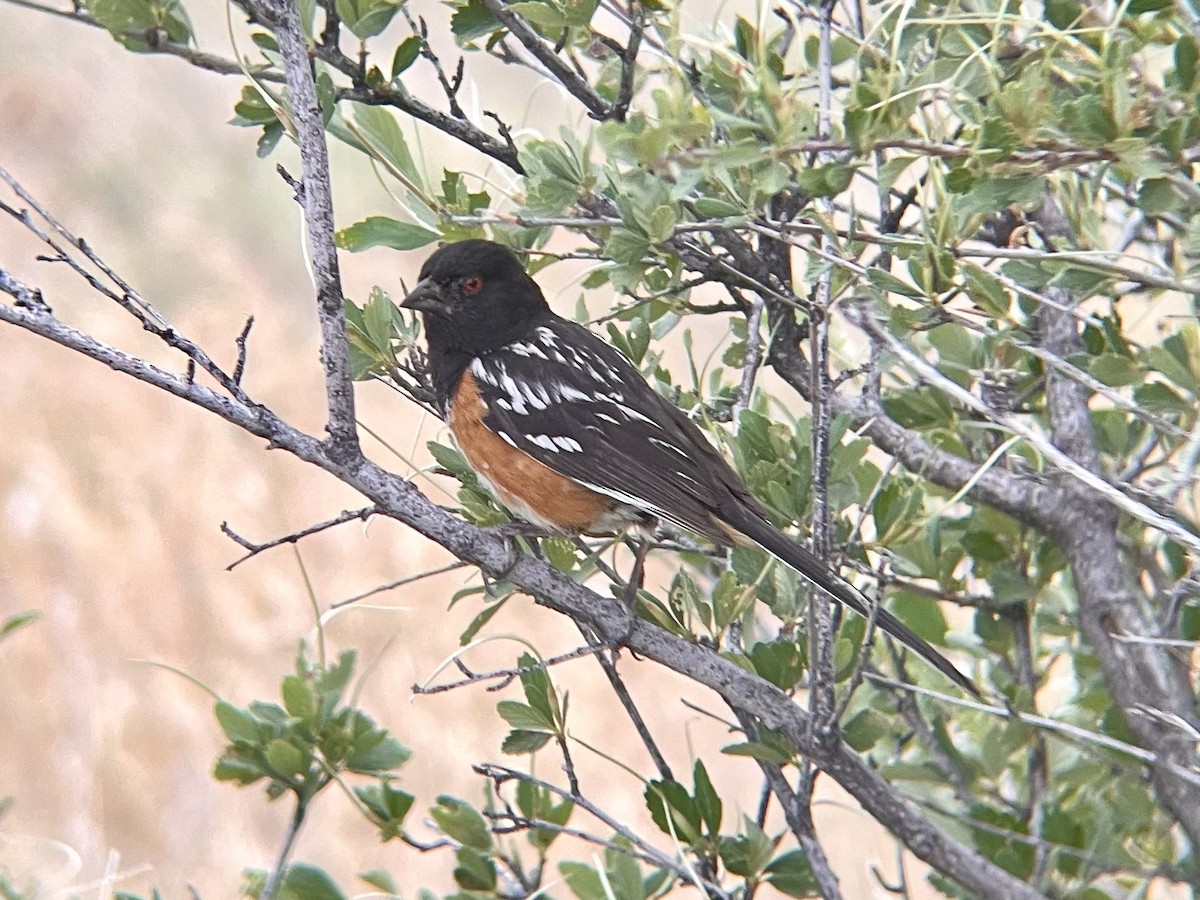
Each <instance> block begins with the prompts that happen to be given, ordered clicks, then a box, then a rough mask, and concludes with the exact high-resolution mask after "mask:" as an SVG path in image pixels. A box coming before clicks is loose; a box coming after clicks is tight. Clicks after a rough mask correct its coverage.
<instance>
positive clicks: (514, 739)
mask: <svg viewBox="0 0 1200 900" xmlns="http://www.w3.org/2000/svg"><path fill="white" fill-rule="evenodd" d="M552 737H554V735H553V734H552V733H551V732H547V731H524V730H522V729H517V730H516V731H510V732H509V733H508V734H506V735H505V736H504V741H503V742H502V743H501V744H500V750H501V751H502V752H504V753H508V754H511V755H513V756H519V755H521V754H523V753H536V752H537V751H538V750H541V749H542V748H543V747H545V746H546V744H547V743H549V742H550V739H551V738H552Z"/></svg>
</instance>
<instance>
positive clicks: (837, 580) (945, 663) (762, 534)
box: [729, 511, 982, 698]
mask: <svg viewBox="0 0 1200 900" xmlns="http://www.w3.org/2000/svg"><path fill="white" fill-rule="evenodd" d="M737 518H738V519H741V520H742V521H738V522H736V523H735V522H729V524H730V525H732V526H733V527H734V528H735V529H736V530H737V531H739V532H741V533H742V534H743V535H745V536H746V537H747V538H749V539H750V540H751V541H753V542H754V543H756V544H758V545H759V546H760V547H762V548H763V549H764V550H766V551H767V552H768V553H770V554H771V555H772V556H775V557H777V558H778V559H780V560H781V561H782V562H784V563H787V565H789V566H791V567H792V568H793V569H795V570H796V571H797V572H799V573H800V574H801V575H803V576H804V577H805V578H806V579H808V580H809V581H810V582H812V583H813V584H815V585H816V586H817V587H818V588H820V589H821V590H823V591H824V592H825V593H827V594H828V595H829V596H831V597H832V598H833V599H834V600H837V601H839V602H841V603H844V604H846V606H848V607H850V608H851V609H852V610H854V611H855V612H856V613H858V614H859V615H860V616H867V617H869V616H870V614H871V607H872V606H873V605H874V604H872V603H871V602H870V601H869V600H867V598H866V597H864V596H863V595H862V594H861V593H859V591H858V590H857V589H856V588H855V587H854V585H852V584H850V582H848V581H846V580H845V579H844V578H842V577H841V576H840V575H838V574H837V573H836V572H834V571H833V570H832V569H831V568H830V567H829V566H828V565H826V564H825V563H824V562H822V561H821V560H819V559H817V557H815V556H813V555H812V554H811V553H809V552H808V551H807V550H805V549H804V548H803V547H801V546H800V545H799V544H797V543H796V542H795V541H793V540H792V539H791V538H789V537H788V536H787V535H785V534H783V532H781V531H778V530H777V529H775V528H774V527H772V526H771V525H770V524H769V523H768V522H764V521H763V520H761V519H759V518H758V517H757V516H755V515H754V514H753V513H751V512H749V511H747V512H746V514H745V515H744V516H738V517H737ZM875 624H876V625H878V626H879V628H881V629H883V630H884V631H886V632H887V633H888V634H890V635H891V636H892V637H894V638H895V639H896V640H898V641H899V642H900V643H902V644H904V646H906V647H908V648H909V649H910V650H912V651H913V652H914V653H916V654H917V655H918V656H920V657H921V658H922V659H924V660H925V661H926V662H928V663H929V664H930V665H931V666H933V667H934V668H935V669H937V670H938V671H939V672H941V673H942V674H943V675H945V676H946V677H947V678H949V679H950V680H951V681H953V682H954V683H955V684H957V685H958V686H959V687H961V688H963V689H964V690H966V691H967V692H969V693H970V694H972V695H973V696H975V697H980V698H982V695H981V694H980V693H979V688H977V687H976V686H975V684H974V683H973V682H972V681H971V679H969V678H967V676H966V675H964V674H963V673H962V672H960V671H958V669H957V668H955V666H954V664H953V663H952V662H950V660H948V659H946V657H944V656H942V654H940V653H938V651H937V650H935V649H934V648H933V647H931V646H930V645H929V644H928V643H927V642H926V641H925V640H923V639H922V638H921V637H919V636H918V635H917V634H916V633H915V632H913V630H912V629H911V628H909V627H908V626H907V625H905V624H904V623H903V622H901V621H900V620H899V619H897V618H896V617H895V616H893V615H892V614H891V613H889V612H888V611H887V610H886V609H883V608H882V607H876V609H875Z"/></svg>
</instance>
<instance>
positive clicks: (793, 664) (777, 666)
mask: <svg viewBox="0 0 1200 900" xmlns="http://www.w3.org/2000/svg"><path fill="white" fill-rule="evenodd" d="M747 655H748V656H749V658H750V662H751V663H753V665H754V671H755V672H757V673H758V674H759V676H761V677H762V678H765V679H766V680H767V681H769V682H771V684H773V685H775V687H777V688H779V689H780V690H784V691H790V690H791V689H792V688H794V687H795V686H796V684H797V683H798V682H799V681H800V679H801V677H802V676H803V675H804V666H805V658H804V657H805V654H804V651H803V650H802V649H801V648H800V646H799V645H798V644H797V643H796V642H795V641H788V640H779V641H775V642H773V643H765V642H761V641H760V642H759V643H756V644H755V645H754V646H753V647H751V648H750V652H749V653H748V654H747Z"/></svg>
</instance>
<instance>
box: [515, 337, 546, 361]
mask: <svg viewBox="0 0 1200 900" xmlns="http://www.w3.org/2000/svg"><path fill="white" fill-rule="evenodd" d="M508 349H509V350H511V351H512V352H513V353H515V354H517V356H524V357H530V356H536V357H537V358H538V359H545V358H546V354H545V353H544V352H542V348H541V347H539V346H538V345H537V344H529V343H525V342H523V341H519V342H517V343H515V344H509V345H508Z"/></svg>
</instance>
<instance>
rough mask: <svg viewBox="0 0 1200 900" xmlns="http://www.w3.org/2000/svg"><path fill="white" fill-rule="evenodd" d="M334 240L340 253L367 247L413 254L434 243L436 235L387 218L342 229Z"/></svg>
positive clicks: (381, 217)
mask: <svg viewBox="0 0 1200 900" xmlns="http://www.w3.org/2000/svg"><path fill="white" fill-rule="evenodd" d="M335 239H336V242H337V245H338V246H339V247H341V248H342V249H343V250H349V251H350V252H352V253H358V252H359V251H361V250H366V249H368V248H370V247H391V248H392V249H393V250H415V249H416V248H418V247H424V246H425V245H426V244H431V243H433V242H434V241H436V240H437V239H438V235H437V233H436V232H433V231H430V230H429V229H427V228H422V227H421V226H420V225H410V224H408V223H407V222H397V221H396V220H395V219H390V218H388V217H387V216H370V217H368V218H366V219H363V221H361V222H356V223H355V224H353V225H351V226H350V227H349V228H343V229H342V230H341V231H339V232H338V233H337V235H336V236H335Z"/></svg>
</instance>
